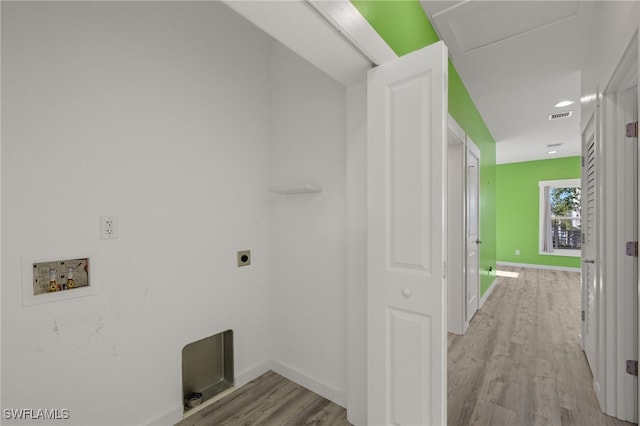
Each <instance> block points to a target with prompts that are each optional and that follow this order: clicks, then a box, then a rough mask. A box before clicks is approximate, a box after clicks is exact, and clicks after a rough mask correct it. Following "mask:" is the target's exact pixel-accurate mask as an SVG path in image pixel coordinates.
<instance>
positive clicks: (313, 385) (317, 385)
mask: <svg viewBox="0 0 640 426" xmlns="http://www.w3.org/2000/svg"><path fill="white" fill-rule="evenodd" d="M271 369H272V370H273V371H275V372H276V373H278V374H280V375H281V376H284V377H286V378H287V379H289V380H291V381H292V382H295V383H297V384H299V385H300V386H304V387H305V388H307V389H309V390H311V391H313V392H315V393H317V394H318V395H320V396H323V397H325V398H327V399H328V400H329V401H332V402H334V403H336V404H338V405H339V406H341V407H346V405H347V394H346V391H344V390H340V389H336V388H334V387H333V386H331V385H328V384H326V383H323V382H321V381H320V380H318V379H316V378H315V377H311V376H309V375H307V374H304V373H302V372H300V371H299V370H296V369H295V368H292V367H289V366H286V365H284V364H282V363H279V362H277V361H272V362H271Z"/></svg>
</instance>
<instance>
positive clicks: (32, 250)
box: [2, 2, 345, 425]
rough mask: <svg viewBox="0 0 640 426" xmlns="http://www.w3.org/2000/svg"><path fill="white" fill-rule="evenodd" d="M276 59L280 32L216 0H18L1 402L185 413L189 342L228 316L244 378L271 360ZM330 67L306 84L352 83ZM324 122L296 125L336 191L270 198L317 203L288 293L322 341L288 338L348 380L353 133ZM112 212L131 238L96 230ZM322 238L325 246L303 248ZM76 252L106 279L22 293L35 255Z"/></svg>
mask: <svg viewBox="0 0 640 426" xmlns="http://www.w3.org/2000/svg"><path fill="white" fill-rule="evenodd" d="M268 63H269V38H268V37H267V36H265V35H264V34H263V33H261V32H259V31H258V30H257V29H255V28H254V27H253V26H251V25H249V24H248V23H246V21H244V20H243V19H241V18H239V17H238V16H237V15H235V14H234V13H232V12H230V11H229V10H228V9H227V7H226V6H224V5H221V4H219V3H216V2H176V3H168V2H167V3H165V2H158V3H155V2H154V3H149V2H126V3H125V2H118V3H110V2H43V3H32V2H17V3H7V2H2V90H3V93H2V113H3V116H2V122H3V127H2V249H3V250H2V396H3V400H2V408H59V409H63V408H67V409H69V412H70V415H71V419H70V420H69V421H67V422H65V424H75V425H95V424H110V425H124V424H132V425H134V424H135V425H139V424H144V423H147V422H150V421H153V420H154V419H158V418H163V420H164V421H165V423H172V422H173V421H175V420H177V418H176V416H179V415H180V414H181V398H182V395H181V393H182V389H181V350H182V348H183V346H184V345H185V344H187V343H189V342H191V341H194V340H197V339H200V338H203V337H205V336H209V335H211V334H214V333H217V332H220V331H223V330H226V329H228V328H233V329H234V332H235V334H234V338H235V339H234V341H235V368H236V373H237V375H238V381H239V382H240V384H242V382H243V381H246V380H248V379H250V378H253V376H255V374H257V373H259V372H261V371H263V370H264V369H265V368H266V367H267V366H268V361H269V358H270V345H271V343H272V339H271V338H270V337H271V335H270V327H269V325H270V324H269V319H270V312H271V309H270V308H271V307H270V296H271V293H270V291H271V290H270V286H269V279H270V278H269V277H270V246H269V226H270V220H269V206H268V203H269V195H268V193H267V186H268V175H269V162H268V158H269V154H268V149H269V144H268V140H269V121H268V120H269V114H268V109H269V107H270V104H269V79H268V76H269V73H268ZM303 68H304V67H303V66H301V65H300V66H298V69H303ZM307 73H311V71H308V72H307ZM311 74H312V73H311ZM316 80H317V81H315V80H314V84H315V83H317V84H321V85H319V86H313V87H315V88H316V89H315V91H311V92H309V95H313V96H318V95H320V94H324V93H325V92H324V91H325V90H326V91H328V92H330V93H331V96H332V97H331V99H334V98H335V99H341V96H342V94H341V93H340V90H339V89H338V88H336V87H335V85H332V84H330V83H329V82H328V81H326V82H322V81H321V79H319V78H316ZM300 83H302V82H300ZM283 84H284V82H283ZM323 108H329V109H331V108H333V103H329V104H327V105H323ZM296 109H298V110H301V111H306V110H307V106H306V105H299V106H298V107H297V108H296ZM307 112H308V114H309V115H313V113H314V111H307ZM343 115H344V113H343V112H341V111H340V109H338V110H336V111H335V116H336V118H335V120H336V121H335V122H334V123H332V125H334V126H335V132H336V134H339V135H342V134H343V133H344V131H343V128H344V123H343V121H341V120H342V119H341V117H342V116H343ZM322 125H323V126H324V125H325V123H322ZM318 127H320V125H319V124H318ZM308 130H309V131H307V132H304V134H301V135H299V136H300V137H299V138H297V140H299V141H301V142H302V143H304V144H305V149H307V147H310V146H312V145H314V144H317V145H320V146H321V147H322V148H321V149H319V150H318V151H315V152H311V151H304V155H302V154H303V152H302V151H300V159H302V157H304V156H307V158H309V162H308V163H306V164H304V165H302V166H301V171H302V170H305V171H306V170H309V172H310V173H311V172H312V173H314V174H313V175H312V176H309V177H317V178H318V180H320V181H321V183H322V184H324V185H325V187H326V192H325V193H324V194H322V195H321V196H320V197H317V198H315V199H311V200H309V199H307V200H304V199H295V200H294V199H285V200H283V203H291V204H292V206H277V205H276V208H275V211H274V212H275V213H278V211H279V210H278V208H279V207H282V208H283V210H284V212H283V214H289V215H291V214H292V213H297V212H299V213H301V214H300V216H298V217H299V219H297V221H294V219H295V217H294V216H290V217H291V221H292V222H294V223H291V224H290V225H291V226H292V227H297V229H299V230H300V232H301V233H290V234H289V236H290V238H291V239H290V240H286V241H283V243H286V244H291V247H290V248H291V249H292V250H287V251H286V253H285V252H283V251H280V252H277V254H278V256H276V262H277V263H276V266H278V268H276V269H275V277H279V276H280V274H281V273H283V271H282V265H283V262H285V261H288V260H292V259H286V257H287V256H289V255H290V254H292V252H293V259H295V260H299V261H300V262H304V263H301V264H299V265H298V267H297V268H298V271H300V273H302V272H305V274H304V275H294V276H292V279H293V282H291V283H290V284H292V285H295V288H293V289H287V288H283V287H276V288H275V294H276V296H277V295H279V294H280V293H284V294H283V297H285V298H287V297H288V298H289V300H290V301H291V302H292V303H293V301H294V300H295V297H298V296H299V297H300V298H301V299H302V300H303V303H302V304H301V306H302V307H301V308H296V307H295V306H289V305H287V304H286V303H285V304H284V305H283V310H282V312H283V313H286V314H287V315H286V316H284V317H282V318H281V319H282V320H285V319H286V321H285V322H289V325H288V327H287V325H286V324H285V327H286V330H283V332H292V333H300V334H304V335H305V336H307V337H306V340H305V339H303V340H302V341H301V342H300V343H292V342H289V341H286V339H287V338H289V337H291V338H293V337H295V336H283V335H280V337H279V339H278V340H279V341H282V340H285V341H284V342H283V346H284V347H286V348H288V349H291V350H292V351H294V352H295V356H294V357H293V358H292V359H288V358H283V357H281V360H282V361H283V362H285V361H291V364H292V365H294V366H296V367H298V368H300V369H305V370H308V371H309V373H310V374H313V375H317V376H318V377H325V373H326V378H327V381H328V382H329V383H331V384H333V385H334V386H336V387H342V386H343V385H344V374H345V373H344V367H343V366H342V364H341V363H340V356H339V354H338V352H339V351H340V350H343V348H344V332H342V331H341V326H340V324H341V323H343V322H344V318H343V317H344V302H343V299H344V298H343V297H341V295H340V294H338V293H339V292H341V291H342V287H341V286H342V282H343V281H344V273H343V272H342V271H343V270H344V267H338V268H337V271H338V272H333V269H332V268H333V267H334V266H336V263H337V264H338V265H339V262H340V261H344V260H343V259H344V255H343V254H344V249H343V248H342V247H343V243H342V242H341V240H340V233H341V232H344V229H343V226H342V225H341V223H342V222H343V221H344V219H343V218H342V217H341V216H340V215H341V213H340V212H341V211H343V210H344V208H343V206H344V202H341V201H340V200H343V199H344V194H343V191H344V190H343V185H344V184H343V168H344V164H343V163H344V161H343V160H342V159H341V158H340V155H339V151H340V149H341V148H340V147H342V146H343V143H344V142H343V141H342V140H341V139H340V138H339V137H338V138H333V137H332V136H333V135H332V134H331V133H316V132H315V128H313V129H308ZM276 145H277V144H276ZM325 148H326V149H327V150H328V152H326V153H325V152H323V151H322V149H325ZM309 149H310V148H309ZM275 158H276V159H277V157H275ZM283 177H292V178H293V177H296V174H295V173H294V171H291V173H290V174H289V175H286V176H284V175H283ZM298 203H299V204H298ZM305 214H306V216H305ZM101 215H115V216H118V217H119V220H120V238H119V239H118V240H100V239H99V233H98V224H99V217H100V216H101ZM316 219H317V220H316ZM309 222H312V223H311V225H312V226H309V225H310V223H309ZM285 225H286V224H282V226H285ZM275 231H279V229H276V230H275ZM296 238H299V240H298V241H297V242H296V241H294V240H295V239H296ZM307 238H317V239H318V240H319V241H321V243H320V244H319V247H316V248H314V249H313V250H312V252H311V253H310V254H311V255H310V256H302V253H301V249H302V248H303V247H304V246H305V245H306V243H305V241H306V239H307ZM276 246H277V244H276ZM240 249H251V250H252V252H253V261H252V266H250V267H247V268H237V267H236V265H235V262H236V259H235V256H236V251H237V250H240ZM69 250H77V251H80V252H82V251H85V250H86V251H90V252H91V253H92V255H93V257H92V258H91V262H92V265H93V268H94V275H93V276H92V279H93V280H94V282H95V284H96V285H98V286H99V287H98V288H99V294H97V295H95V296H88V297H84V298H77V299H72V300H66V301H59V302H54V303H48V304H41V305H36V306H28V307H25V306H23V305H22V297H21V291H22V282H23V277H22V276H21V256H26V257H29V256H34V255H36V254H41V253H46V254H50V255H53V256H57V255H58V254H60V255H64V253H67V252H68V251H69ZM278 262H279V263H278ZM329 270H331V272H328V271H329ZM285 272H286V271H285ZM309 275H313V276H314V277H315V279H314V280H307V279H306V278H307V277H308V276H309ZM26 279H27V281H28V279H29V277H27V278H26ZM302 289H304V292H303V294H297V293H296V291H301V290H302ZM294 296H295V297H294ZM289 314H293V315H298V316H300V315H305V316H306V317H305V322H297V321H292V318H295V317H292V316H291V315H289ZM278 318H280V317H277V318H276V319H278ZM305 323H310V324H305ZM298 325H299V326H300V327H299V328H297V329H292V328H294V327H296V326H298ZM305 325H308V326H305ZM329 336H331V337H329ZM312 337H313V338H312ZM278 353H279V354H280V351H278ZM298 357H311V359H310V362H309V363H302V362H299V363H295V362H294V361H295V360H296V359H299V358H298ZM9 423H10V422H7V424H9ZM27 423H32V422H27ZM38 423H39V424H45V423H46V422H43V421H38Z"/></svg>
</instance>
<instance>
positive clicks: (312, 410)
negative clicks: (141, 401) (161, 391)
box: [176, 371, 350, 426]
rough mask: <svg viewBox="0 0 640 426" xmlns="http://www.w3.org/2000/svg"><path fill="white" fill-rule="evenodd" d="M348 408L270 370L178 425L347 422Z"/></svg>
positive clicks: (337, 425)
mask: <svg viewBox="0 0 640 426" xmlns="http://www.w3.org/2000/svg"><path fill="white" fill-rule="evenodd" d="M349 424H350V423H349V422H347V410H345V409H344V408H342V407H340V406H339V405H336V404H334V403H333V402H331V401H329V400H328V399H325V398H323V397H321V396H320V395H317V394H315V393H313V392H311V391H310V390H308V389H305V388H304V387H302V386H300V385H298V384H296V383H293V382H291V381H289V380H287V379H285V378H284V377H282V376H280V375H279V374H276V373H274V372H273V371H269V372H267V373H265V374H263V375H262V376H260V377H258V378H257V379H255V380H253V381H251V382H249V383H247V384H246V385H244V386H242V387H241V388H240V389H238V390H237V391H235V392H233V393H231V394H229V395H227V396H225V397H224V398H222V399H220V400H218V401H216V402H214V403H213V404H211V405H210V406H209V407H206V408H204V409H202V410H201V411H198V412H196V413H194V414H193V415H191V416H189V417H188V418H186V419H185V420H183V421H182V422H180V423H178V424H177V425H176V426H214V425H215V426H218V425H220V426H222V425H229V426H235V425H263V426H280V425H287V426H298V425H305V426H306V425H327V426H334V425H335V426H343V425H344V426H347V425H349Z"/></svg>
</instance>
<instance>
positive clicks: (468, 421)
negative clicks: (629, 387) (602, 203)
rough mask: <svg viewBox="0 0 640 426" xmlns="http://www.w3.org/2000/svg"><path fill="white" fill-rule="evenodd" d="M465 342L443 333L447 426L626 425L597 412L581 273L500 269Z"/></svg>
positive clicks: (501, 267)
mask: <svg viewBox="0 0 640 426" xmlns="http://www.w3.org/2000/svg"><path fill="white" fill-rule="evenodd" d="M498 269H499V270H504V271H510V272H515V273H517V274H518V277H517V278H506V277H499V278H498V281H497V284H496V288H495V289H494V291H493V293H492V294H491V296H490V297H489V299H488V300H487V301H486V303H485V304H484V306H483V307H482V309H481V310H480V311H478V313H476V315H475V317H474V318H473V320H472V321H471V324H470V326H469V330H468V331H467V333H466V334H465V335H464V336H458V335H454V334H450V335H449V342H448V347H449V355H448V375H447V378H448V387H449V390H448V419H449V425H518V426H520V425H580V426H582V425H629V424H630V423H626V422H622V421H620V420H617V419H615V418H612V417H609V416H605V415H604V414H602V413H601V412H600V409H599V408H598V402H597V401H596V396H595V392H594V391H593V387H592V376H591V370H590V369H589V366H588V364H587V361H586V358H585V356H584V353H583V352H582V350H581V349H580V345H579V333H580V323H581V321H580V310H581V308H580V274H579V273H577V272H562V271H548V270H539V269H524V268H515V267H506V266H500V267H499V268H498Z"/></svg>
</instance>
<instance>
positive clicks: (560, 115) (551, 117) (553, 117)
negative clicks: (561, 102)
mask: <svg viewBox="0 0 640 426" xmlns="http://www.w3.org/2000/svg"><path fill="white" fill-rule="evenodd" d="M571 114H573V111H565V112H558V113H555V114H549V120H560V119H561V118H568V117H571Z"/></svg>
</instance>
